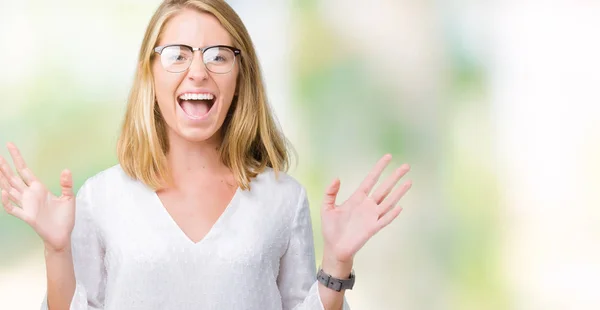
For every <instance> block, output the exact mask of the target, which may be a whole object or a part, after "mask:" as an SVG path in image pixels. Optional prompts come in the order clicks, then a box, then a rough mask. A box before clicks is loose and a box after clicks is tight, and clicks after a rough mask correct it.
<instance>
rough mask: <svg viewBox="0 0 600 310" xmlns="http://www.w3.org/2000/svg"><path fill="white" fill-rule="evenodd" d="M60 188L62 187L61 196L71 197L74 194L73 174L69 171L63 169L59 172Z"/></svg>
mask: <svg viewBox="0 0 600 310" xmlns="http://www.w3.org/2000/svg"><path fill="white" fill-rule="evenodd" d="M60 188H61V189H62V196H63V197H68V198H72V197H74V196H75V195H74V194H73V176H72V175H71V171H69V170H66V169H65V170H63V172H62V173H61V174H60Z"/></svg>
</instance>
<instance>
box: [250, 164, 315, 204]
mask: <svg viewBox="0 0 600 310" xmlns="http://www.w3.org/2000/svg"><path fill="white" fill-rule="evenodd" d="M250 187H251V190H252V191H253V192H254V191H256V192H259V193H264V194H269V195H273V194H279V195H283V196H286V197H287V198H294V197H295V198H301V196H303V195H306V193H305V189H304V186H302V184H300V182H298V180H296V179H295V178H294V177H292V176H290V175H289V174H287V173H285V172H282V171H279V172H275V170H273V168H269V167H267V168H266V169H265V170H264V171H262V172H261V173H260V174H258V175H257V176H256V178H254V179H253V180H252V182H251V183H250Z"/></svg>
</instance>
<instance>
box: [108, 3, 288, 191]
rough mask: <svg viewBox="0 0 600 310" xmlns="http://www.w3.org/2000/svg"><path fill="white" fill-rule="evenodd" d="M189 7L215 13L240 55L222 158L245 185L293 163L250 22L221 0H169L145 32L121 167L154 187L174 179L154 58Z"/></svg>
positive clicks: (121, 149) (120, 153) (126, 122)
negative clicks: (166, 31) (167, 29)
mask: <svg viewBox="0 0 600 310" xmlns="http://www.w3.org/2000/svg"><path fill="white" fill-rule="evenodd" d="M185 8H191V9H196V10H199V11H201V12H207V13H210V14H212V15H214V16H215V17H216V18H217V19H218V20H219V21H220V23H221V25H222V26H223V27H224V28H225V29H226V30H227V31H228V32H229V35H230V36H231V38H232V41H233V45H234V46H235V47H237V48H239V49H240V50H241V51H242V53H241V57H240V58H239V61H238V63H237V64H238V65H239V66H240V68H239V69H240V70H239V76H238V92H237V96H235V97H234V99H233V102H232V104H231V107H230V110H229V113H228V115H227V117H226V118H225V121H224V123H223V128H222V129H223V130H222V131H223V142H222V144H221V146H220V148H219V155H220V159H221V161H222V162H223V164H225V165H226V166H227V167H228V168H230V169H231V170H232V172H233V174H234V176H235V179H236V181H237V183H238V186H239V187H240V188H241V189H249V188H250V179H251V178H253V177H255V176H256V175H257V174H258V173H260V172H262V171H263V170H264V169H265V168H266V167H271V168H273V170H274V171H275V172H276V173H277V172H279V171H284V172H285V171H287V169H288V166H289V161H290V158H289V151H288V147H289V144H288V141H287V140H286V138H285V137H284V136H283V134H282V132H281V130H280V129H279V127H278V125H277V123H276V121H275V119H274V117H273V115H272V112H271V109H270V107H269V104H268V103H267V97H266V91H265V87H264V83H263V78H262V73H261V70H260V67H259V63H258V58H257V57H256V52H255V50H254V46H253V44H252V40H251V39H250V35H249V34H248V31H247V30H246V27H245V26H244V24H243V23H242V20H241V19H240V17H239V16H238V15H237V14H236V13H235V11H234V10H233V9H232V8H231V7H230V6H229V5H228V4H227V3H226V2H225V1H223V0H171V1H163V2H162V4H161V5H160V6H159V7H158V9H157V10H156V12H155V13H154V15H153V16H152V19H151V20H150V23H149V24H148V27H147V28H146V34H145V35H144V41H143V43H142V46H141V48H140V51H139V60H138V67H137V70H136V74H135V80H134V82H133V87H132V89H131V92H130V94H129V99H128V102H127V111H126V113H125V119H124V121H123V127H122V130H121V135H120V137H119V140H118V143H117V154H118V158H119V162H120V164H121V167H122V169H123V170H124V171H125V173H127V174H128V175H129V176H130V177H132V178H134V179H137V180H140V181H142V182H143V183H145V184H146V185H147V186H149V187H151V188H152V189H154V190H158V189H162V188H164V187H166V186H167V185H169V184H172V177H171V174H170V170H169V167H168V165H167V157H166V154H167V152H168V150H169V141H168V138H167V124H166V123H165V120H164V119H163V117H162V115H161V113H160V109H159V108H158V105H157V103H156V101H155V90H154V83H153V75H152V69H151V62H152V60H153V59H154V57H155V53H154V51H153V49H154V47H155V45H156V44H157V42H158V41H159V38H160V35H161V33H162V30H163V27H164V25H165V24H166V22H167V21H169V19H170V18H171V17H172V16H173V15H175V14H176V13H177V12H179V11H180V10H182V9H185Z"/></svg>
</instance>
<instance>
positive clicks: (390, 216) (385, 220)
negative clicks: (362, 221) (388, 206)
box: [377, 206, 404, 231]
mask: <svg viewBox="0 0 600 310" xmlns="http://www.w3.org/2000/svg"><path fill="white" fill-rule="evenodd" d="M402 210H404V209H403V208H401V207H400V206H398V207H397V208H394V209H393V210H391V211H390V212H388V213H386V214H384V215H383V216H382V217H380V218H379V220H378V221H377V231H380V230H381V229H382V228H384V227H386V226H388V225H389V224H390V223H391V222H392V221H393V220H394V219H395V218H396V217H398V215H400V212H402Z"/></svg>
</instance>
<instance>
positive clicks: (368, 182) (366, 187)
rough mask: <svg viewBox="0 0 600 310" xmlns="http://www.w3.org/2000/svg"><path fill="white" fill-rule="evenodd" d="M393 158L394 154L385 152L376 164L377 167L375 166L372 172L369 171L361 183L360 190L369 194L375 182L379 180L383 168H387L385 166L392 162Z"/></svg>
mask: <svg viewBox="0 0 600 310" xmlns="http://www.w3.org/2000/svg"><path fill="white" fill-rule="evenodd" d="M391 160H392V155H390V154H385V155H384V156H383V157H382V158H381V159H380V160H379V161H378V162H377V164H375V167H373V169H372V170H371V172H369V174H368V175H367V177H366V178H365V179H364V181H363V182H362V183H361V184H360V191H362V192H363V193H365V194H366V195H369V193H370V192H371V189H373V186H375V184H376V183H377V180H379V177H380V176H381V173H382V172H383V169H385V167H386V166H387V165H388V164H389V163H390V161H391Z"/></svg>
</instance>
